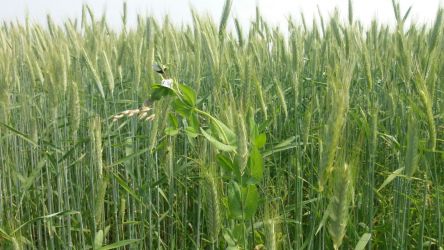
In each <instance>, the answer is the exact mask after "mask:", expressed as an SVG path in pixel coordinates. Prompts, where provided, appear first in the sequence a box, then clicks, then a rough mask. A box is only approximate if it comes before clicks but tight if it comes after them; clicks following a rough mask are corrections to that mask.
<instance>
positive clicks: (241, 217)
mask: <svg viewBox="0 0 444 250" xmlns="http://www.w3.org/2000/svg"><path fill="white" fill-rule="evenodd" d="M153 70H154V71H155V72H157V73H159V74H160V76H161V77H162V81H161V83H160V84H153V85H152V92H151V96H150V99H148V100H147V101H145V103H144V105H143V106H142V107H141V108H140V109H135V110H127V111H124V112H121V113H119V114H117V115H115V116H114V120H117V119H120V118H122V117H124V116H138V117H139V118H141V119H145V120H151V119H154V114H151V115H148V112H149V111H151V107H150V105H151V104H152V103H153V102H155V101H158V100H160V99H162V98H166V97H169V100H170V101H171V102H170V103H171V105H172V106H171V108H172V109H171V112H170V113H169V114H168V116H169V117H168V127H167V128H166V129H165V130H164V133H165V134H166V135H168V136H177V135H178V134H179V133H185V135H186V136H187V137H188V138H189V141H192V140H193V139H195V138H197V137H199V136H201V137H202V138H204V140H206V141H208V142H209V143H210V145H211V146H212V147H214V149H215V151H216V152H217V156H216V162H215V164H217V165H218V166H220V167H221V168H222V172H223V173H224V179H225V180H227V181H225V182H224V184H223V185H224V190H226V192H225V193H226V195H223V196H222V199H221V200H219V201H217V202H220V203H223V204H225V205H226V207H227V208H228V211H227V213H226V214H227V216H228V218H229V219H231V220H233V221H234V222H235V223H234V224H233V223H232V224H233V226H232V227H231V228H226V229H224V234H223V235H224V239H225V241H226V243H227V246H228V249H238V248H239V247H242V248H247V247H248V237H247V231H248V230H247V224H248V223H249V222H250V223H252V219H253V216H254V215H255V213H256V211H257V208H258V205H259V203H260V197H259V191H258V184H259V183H260V182H261V180H262V178H263V156H262V155H261V153H260V150H261V149H262V148H263V147H264V146H265V143H266V134H265V133H261V131H260V130H263V129H261V128H260V126H258V125H257V124H256V123H255V121H254V114H252V113H251V112H250V114H249V117H248V125H249V128H250V131H249V134H248V136H247V137H248V141H247V142H246V143H248V144H249V147H248V148H249V149H248V152H247V155H245V153H243V154H242V156H241V155H240V153H239V151H238V144H239V140H241V139H240V138H237V135H236V133H235V129H233V128H230V127H229V126H227V125H226V124H225V123H223V122H222V121H221V120H219V119H217V118H216V117H214V116H213V115H211V114H210V113H208V112H205V111H203V110H201V109H199V107H198V104H197V96H196V92H195V91H194V90H193V89H192V88H190V87H189V86H187V85H185V84H182V83H178V82H177V81H175V80H173V79H171V78H168V76H167V72H166V71H167V68H166V67H165V66H163V65H159V64H154V65H153ZM179 121H182V124H183V128H181V127H180V124H179ZM244 143H245V142H244ZM239 157H243V158H246V159H247V161H246V164H245V163H244V164H243V163H242V161H238V160H237V159H239ZM251 225H252V224H251ZM252 235H253V236H252V238H253V244H254V230H253V232H252Z"/></svg>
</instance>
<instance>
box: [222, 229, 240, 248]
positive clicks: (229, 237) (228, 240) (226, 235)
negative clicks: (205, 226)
mask: <svg viewBox="0 0 444 250" xmlns="http://www.w3.org/2000/svg"><path fill="white" fill-rule="evenodd" d="M223 236H224V240H225V242H226V243H227V244H228V246H231V247H235V246H236V242H235V241H234V239H233V236H232V233H231V231H230V230H229V229H226V230H224V233H223ZM227 249H228V248H227ZM236 249H237V248H236Z"/></svg>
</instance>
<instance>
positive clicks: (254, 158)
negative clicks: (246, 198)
mask: <svg viewBox="0 0 444 250" xmlns="http://www.w3.org/2000/svg"><path fill="white" fill-rule="evenodd" d="M263 165H264V163H263V159H262V155H261V153H260V152H259V149H257V148H256V147H252V148H251V153H250V157H249V158H248V168H249V169H248V170H249V172H250V176H251V177H253V179H254V180H255V182H256V183H258V182H260V181H261V180H262V177H263V176H264V166H263Z"/></svg>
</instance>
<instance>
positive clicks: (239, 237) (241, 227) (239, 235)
mask: <svg viewBox="0 0 444 250" xmlns="http://www.w3.org/2000/svg"><path fill="white" fill-rule="evenodd" d="M246 231H247V229H246V226H245V223H242V222H241V223H238V224H236V225H235V226H234V228H233V236H234V238H235V240H236V242H237V243H238V245H239V244H242V242H245V232H246Z"/></svg>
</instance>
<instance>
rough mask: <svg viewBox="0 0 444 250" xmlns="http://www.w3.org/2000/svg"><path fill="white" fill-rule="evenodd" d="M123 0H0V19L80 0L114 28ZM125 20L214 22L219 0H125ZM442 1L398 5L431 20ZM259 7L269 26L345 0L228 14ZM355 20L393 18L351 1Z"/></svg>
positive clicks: (67, 8) (383, 6)
mask: <svg viewBox="0 0 444 250" xmlns="http://www.w3.org/2000/svg"><path fill="white" fill-rule="evenodd" d="M123 2H124V1H123V0H83V1H75V0H0V4H1V5H0V6H2V7H1V8H0V21H15V20H19V21H24V20H25V16H26V14H27V13H29V16H30V19H31V20H32V21H34V22H40V23H43V24H45V23H46V14H48V13H49V14H50V15H51V16H52V17H53V19H54V20H55V21H56V22H57V23H59V24H60V23H62V22H63V21H64V20H66V19H67V18H80V16H81V12H82V3H86V4H88V5H90V7H91V8H92V9H93V10H94V13H95V15H96V16H100V15H101V14H102V13H104V12H106V16H107V20H108V22H109V23H110V25H111V26H112V27H114V28H117V29H119V28H120V27H121V26H120V24H121V14H122V9H123V8H122V6H123ZM126 2H127V4H128V14H129V17H128V24H129V25H134V24H135V23H136V16H137V14H141V15H144V16H146V15H154V16H155V17H157V18H159V19H160V18H161V17H162V16H164V15H165V14H169V15H170V17H171V19H172V20H173V22H175V23H177V24H181V23H183V22H184V23H190V22H191V14H190V6H193V7H194V8H195V9H197V10H198V12H199V13H208V14H209V15H211V16H212V17H213V19H214V20H215V21H216V22H218V21H219V18H220V16H221V12H222V8H223V5H224V0H127V1H126ZM443 2H444V0H400V4H401V10H402V11H403V12H405V11H406V10H407V9H408V8H409V7H410V6H412V11H411V13H410V18H409V20H410V21H415V22H418V23H428V24H430V23H432V22H433V21H434V18H435V16H436V12H437V9H438V7H439V6H444V5H443ZM256 5H258V6H259V8H260V10H261V13H262V15H263V16H264V18H265V19H266V20H267V21H268V22H270V23H271V24H273V25H279V26H280V27H281V29H283V30H285V29H286V28H285V27H286V22H287V18H288V16H290V15H291V16H292V17H293V19H294V20H296V21H298V20H300V13H301V12H303V13H304V15H305V17H306V20H307V22H308V23H311V21H312V19H313V17H316V18H318V10H317V8H318V6H319V8H320V11H321V13H322V15H323V16H324V18H328V16H329V15H330V14H331V13H332V12H333V10H334V8H335V7H337V8H338V9H339V11H340V14H341V16H342V17H343V18H344V20H345V19H346V17H347V9H348V0H234V1H233V7H232V12H231V16H232V17H237V18H239V20H240V22H241V23H242V24H243V25H244V26H246V25H248V24H249V22H250V20H252V19H253V18H254V16H255V7H256ZM353 5H354V16H355V19H359V20H361V21H362V22H363V23H364V24H369V23H370V21H371V19H372V18H376V19H377V20H378V21H380V22H381V23H388V24H393V23H394V14H393V8H392V4H391V0H354V1H353ZM231 20H232V19H231Z"/></svg>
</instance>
